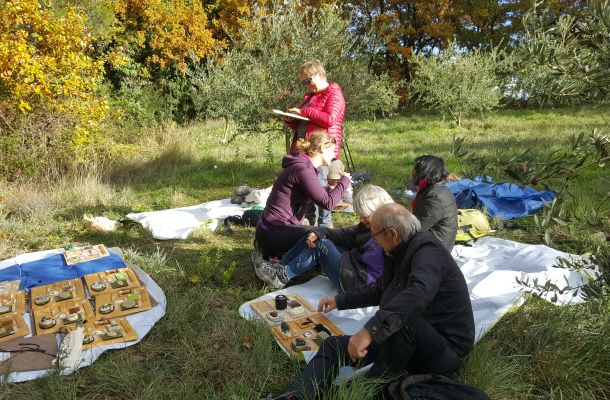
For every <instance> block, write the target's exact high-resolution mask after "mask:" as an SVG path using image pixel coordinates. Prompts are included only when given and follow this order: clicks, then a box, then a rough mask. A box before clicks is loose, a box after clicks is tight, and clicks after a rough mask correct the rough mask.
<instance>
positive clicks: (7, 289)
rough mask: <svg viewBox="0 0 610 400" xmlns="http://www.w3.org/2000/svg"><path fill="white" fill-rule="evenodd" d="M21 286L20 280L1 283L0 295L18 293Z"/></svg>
mask: <svg viewBox="0 0 610 400" xmlns="http://www.w3.org/2000/svg"><path fill="white" fill-rule="evenodd" d="M19 285H21V281H19V280H17V281H3V282H0V294H5V293H14V292H17V291H19Z"/></svg>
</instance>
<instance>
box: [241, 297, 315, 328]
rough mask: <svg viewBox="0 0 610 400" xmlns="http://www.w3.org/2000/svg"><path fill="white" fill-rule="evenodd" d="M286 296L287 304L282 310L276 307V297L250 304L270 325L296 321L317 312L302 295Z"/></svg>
mask: <svg viewBox="0 0 610 400" xmlns="http://www.w3.org/2000/svg"><path fill="white" fill-rule="evenodd" d="M286 298H287V301H286V303H287V306H286V308H285V309H282V310H278V309H276V307H275V298H273V297H272V298H270V299H265V300H260V301H257V302H254V303H252V304H250V306H251V307H252V309H253V310H254V311H255V312H256V313H257V314H258V315H259V316H260V317H261V318H262V319H263V320H265V321H266V322H267V323H268V324H269V325H275V324H279V323H280V322H289V321H294V320H297V319H300V318H303V317H308V316H310V315H313V314H316V310H314V309H313V307H311V305H309V303H308V302H307V301H305V299H304V298H303V297H301V295H298V294H294V295H289V296H286Z"/></svg>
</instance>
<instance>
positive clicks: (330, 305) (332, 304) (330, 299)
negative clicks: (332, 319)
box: [318, 296, 337, 314]
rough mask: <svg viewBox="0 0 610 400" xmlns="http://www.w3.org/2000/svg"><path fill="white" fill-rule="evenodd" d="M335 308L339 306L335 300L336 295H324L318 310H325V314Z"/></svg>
mask: <svg viewBox="0 0 610 400" xmlns="http://www.w3.org/2000/svg"><path fill="white" fill-rule="evenodd" d="M335 308H337V300H335V296H326V297H322V298H321V299H320V302H319V303H318V312H322V311H323V312H324V313H325V314H328V313H329V312H331V311H332V310H334V309H335Z"/></svg>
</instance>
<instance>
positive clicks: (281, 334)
mask: <svg viewBox="0 0 610 400" xmlns="http://www.w3.org/2000/svg"><path fill="white" fill-rule="evenodd" d="M271 330H272V332H273V336H275V337H276V339H277V340H278V341H279V343H280V345H281V346H282V347H283V348H284V349H285V350H286V351H288V353H290V354H291V355H293V356H294V355H297V354H299V353H300V352H302V351H317V350H318V349H319V348H320V345H321V344H322V341H323V340H324V339H326V338H327V337H329V336H343V335H344V333H343V331H342V330H341V329H339V328H338V327H337V326H336V325H335V324H333V323H332V322H331V321H330V320H329V319H328V318H326V316H325V315H324V314H322V313H316V314H313V315H310V316H309V317H305V318H301V319H297V320H294V321H290V322H283V323H279V324H276V325H273V326H272V327H271Z"/></svg>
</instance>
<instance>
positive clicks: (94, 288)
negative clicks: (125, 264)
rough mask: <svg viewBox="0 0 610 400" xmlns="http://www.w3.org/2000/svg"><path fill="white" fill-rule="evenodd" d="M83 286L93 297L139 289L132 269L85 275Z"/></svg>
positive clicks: (139, 284)
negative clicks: (123, 290)
mask: <svg viewBox="0 0 610 400" xmlns="http://www.w3.org/2000/svg"><path fill="white" fill-rule="evenodd" d="M85 285H87V289H88V290H89V294H90V295H91V296H92V297H93V296H101V295H103V294H107V293H111V292H116V291H119V290H122V289H131V288H135V287H139V286H141V283H140V281H139V280H138V277H137V275H136V273H135V272H134V271H133V269H131V268H118V269H111V270H108V271H103V272H97V273H94V274H88V275H85Z"/></svg>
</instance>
